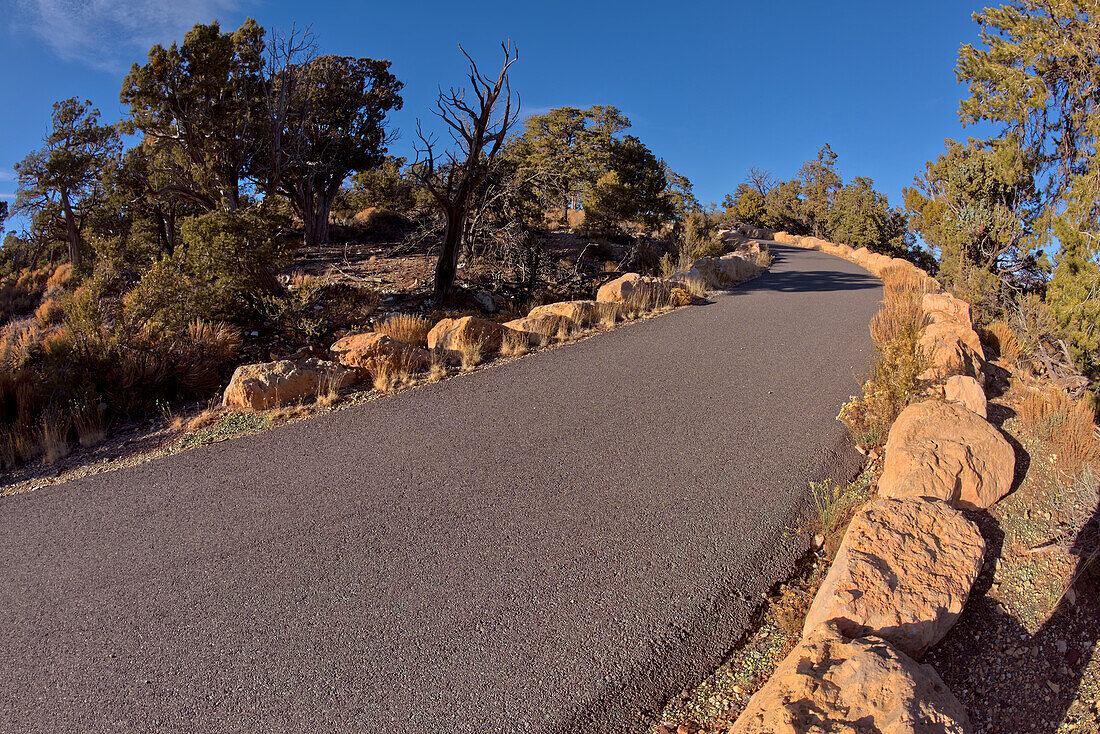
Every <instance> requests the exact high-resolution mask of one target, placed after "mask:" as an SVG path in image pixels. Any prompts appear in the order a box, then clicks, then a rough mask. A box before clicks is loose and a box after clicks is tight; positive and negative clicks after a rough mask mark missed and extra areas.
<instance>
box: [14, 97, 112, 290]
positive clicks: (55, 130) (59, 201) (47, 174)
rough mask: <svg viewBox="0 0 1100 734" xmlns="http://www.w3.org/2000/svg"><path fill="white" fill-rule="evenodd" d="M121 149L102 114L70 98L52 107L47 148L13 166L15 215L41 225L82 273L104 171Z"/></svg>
mask: <svg viewBox="0 0 1100 734" xmlns="http://www.w3.org/2000/svg"><path fill="white" fill-rule="evenodd" d="M118 149H119V138H118V132H117V131H116V130H115V128H114V127H112V126H110V125H100V124H99V110H97V109H95V108H93V107H92V106H91V102H80V101H79V100H78V99H77V98H76V97H71V98H69V99H66V100H63V101H61V102H57V103H55V104H54V106H53V127H52V129H51V131H50V133H49V135H47V136H46V139H45V145H43V147H42V148H40V149H39V150H37V151H35V152H33V153H30V154H29V155H27V157H26V158H24V159H23V160H22V161H21V162H20V163H17V164H16V166H15V171H16V173H17V174H18V177H19V189H18V191H17V193H16V200H15V206H16V210H17V211H19V212H22V213H25V214H30V215H31V216H33V217H35V218H36V219H38V222H37V223H36V224H37V225H38V226H39V227H43V228H44V230H45V231H44V232H43V233H44V234H45V235H46V236H47V237H52V238H54V239H55V240H56V239H60V240H62V241H64V242H65V243H66V244H67V246H68V250H69V260H70V262H71V263H72V264H73V267H74V268H76V269H78V270H79V269H80V268H81V267H82V266H83V262H82V258H83V254H84V246H83V236H82V230H83V228H84V225H85V223H86V220H87V218H88V217H89V216H90V215H91V214H92V213H93V212H94V211H95V209H96V208H97V207H98V206H100V205H101V203H102V200H103V188H102V185H101V183H100V171H101V167H102V166H104V165H105V164H106V163H107V162H108V161H109V160H110V159H111V158H113V157H114V156H115V155H116V154H117V152H118ZM32 264H33V263H32Z"/></svg>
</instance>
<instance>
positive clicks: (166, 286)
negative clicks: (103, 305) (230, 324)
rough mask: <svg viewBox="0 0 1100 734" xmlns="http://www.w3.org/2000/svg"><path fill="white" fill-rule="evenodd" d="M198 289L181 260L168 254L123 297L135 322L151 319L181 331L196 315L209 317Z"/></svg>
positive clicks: (167, 328)
mask: <svg viewBox="0 0 1100 734" xmlns="http://www.w3.org/2000/svg"><path fill="white" fill-rule="evenodd" d="M199 289H200V288H199V285H198V283H196V282H195V281H194V280H193V279H192V278H191V276H190V275H189V274H188V273H187V270H186V269H185V268H184V267H183V265H182V264H181V263H179V262H178V261H176V260H172V259H167V258H166V259H164V260H160V261H158V262H155V263H153V265H152V266H151V267H150V268H149V269H148V270H146V271H145V274H144V275H142V277H141V280H140V281H139V282H138V284H137V285H136V286H134V288H132V289H130V290H129V291H127V292H126V294H125V295H124V296H123V297H122V307H123V313H124V315H125V317H126V319H127V320H129V321H130V322H131V323H134V324H140V323H152V324H157V325H159V326H161V327H163V328H164V329H165V330H167V331H179V330H180V329H183V328H185V327H186V326H187V324H189V323H190V322H191V321H192V320H193V319H196V318H199V319H201V318H209V317H210V314H209V313H206V312H204V311H202V310H201V309H200V300H201V299H199V298H198V297H197V293H198V291H199Z"/></svg>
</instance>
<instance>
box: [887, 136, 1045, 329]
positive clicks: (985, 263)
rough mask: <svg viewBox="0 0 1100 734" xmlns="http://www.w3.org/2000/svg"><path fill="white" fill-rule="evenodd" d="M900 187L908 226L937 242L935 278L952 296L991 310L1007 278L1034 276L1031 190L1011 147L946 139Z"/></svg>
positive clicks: (1027, 171) (1020, 281) (1022, 282)
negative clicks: (911, 180) (915, 175)
mask: <svg viewBox="0 0 1100 734" xmlns="http://www.w3.org/2000/svg"><path fill="white" fill-rule="evenodd" d="M904 194H905V206H906V209H907V210H908V212H909V214H910V218H911V224H912V227H913V229H914V230H915V231H916V232H919V233H920V234H921V236H922V237H924V239H925V240H926V241H927V242H929V243H931V244H932V245H934V246H935V247H937V248H938V249H939V251H940V268H939V278H940V280H941V281H942V282H943V283H944V285H945V286H947V287H948V288H949V289H951V290H952V291H953V292H955V294H956V295H957V296H958V297H960V298H964V299H966V300H969V301H971V302H972V303H974V304H975V305H977V306H985V307H986V308H987V309H990V310H989V313H991V314H993V315H995V314H996V313H998V312H999V310H1000V304H1001V303H1002V302H1003V301H1004V300H1005V299H1006V298H1007V297H1008V295H1009V294H1007V293H1005V292H1003V291H1004V288H1005V287H1006V286H1007V285H1008V284H1009V282H1010V281H1011V282H1016V283H1018V284H1020V285H1026V284H1028V283H1029V282H1035V281H1036V280H1037V278H1038V275H1039V274H1038V266H1039V263H1038V259H1037V254H1038V253H1037V252H1036V249H1035V245H1036V239H1035V237H1034V224H1033V223H1034V218H1035V215H1036V210H1035V196H1036V192H1035V186H1034V180H1033V177H1032V174H1031V170H1030V166H1029V165H1028V163H1027V162H1026V160H1025V158H1024V156H1023V154H1022V153H1021V151H1019V149H1018V148H1017V149H1013V148H1012V147H1010V146H1007V145H999V146H991V145H987V144H982V143H980V142H978V141H975V140H970V141H968V142H967V143H966V144H965V145H964V144H961V143H958V142H955V141H953V140H949V141H947V150H946V152H945V153H943V154H942V155H940V156H939V158H937V159H936V160H935V161H930V162H929V163H928V164H927V166H926V167H925V172H924V174H923V175H922V176H921V177H919V178H917V180H916V187H914V188H907V189H905V192H904Z"/></svg>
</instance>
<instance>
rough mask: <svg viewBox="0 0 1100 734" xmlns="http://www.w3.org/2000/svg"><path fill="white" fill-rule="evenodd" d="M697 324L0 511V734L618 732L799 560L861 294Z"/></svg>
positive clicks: (772, 294)
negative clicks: (792, 532)
mask: <svg viewBox="0 0 1100 734" xmlns="http://www.w3.org/2000/svg"><path fill="white" fill-rule="evenodd" d="M773 251H774V252H775V253H776V255H777V259H776V263H775V265H774V266H773V268H772V271H771V272H770V273H768V274H766V275H764V276H763V277H761V278H758V279H757V280H754V281H751V282H749V283H746V284H744V285H742V286H740V287H738V288H737V289H735V290H734V291H733V292H731V293H729V294H724V295H720V296H717V297H716V298H715V299H714V303H712V304H710V305H707V306H703V307H697V308H688V309H681V310H678V311H676V312H674V313H671V314H668V315H666V316H662V317H660V318H657V319H653V320H649V321H645V322H640V323H637V324H633V325H630V326H626V327H624V328H621V329H618V330H616V331H613V332H611V333H608V334H604V335H600V336H598V337H596V338H593V339H589V340H586V341H583V342H581V343H578V344H575V345H571V346H568V347H566V348H562V349H556V350H550V351H546V352H542V353H538V354H535V355H532V356H530V357H528V358H526V359H523V360H520V361H518V362H513V363H510V364H507V365H502V366H499V367H495V368H491V369H486V370H482V371H479V372H476V373H473V374H470V375H467V376H463V377H460V378H456V379H454V380H449V381H446V382H443V383H439V384H435V385H430V386H426V387H423V388H421V389H417V390H413V391H409V392H405V393H402V394H399V395H397V396H395V397H392V398H388V399H384V400H379V401H375V402H372V403H369V404H367V405H364V406H360V407H356V408H350V409H347V410H343V411H339V412H336V413H333V414H330V415H327V416H323V417H318V418H314V419H311V420H308V421H305V422H302V423H297V424H293V425H290V426H285V427H282V428H278V429H274V430H271V431H268V432H265V433H263V434H259V435H256V436H251V437H247V438H242V439H238V440H234V441H228V442H224V443H220V444H216V445H212V446H207V447H203V448H200V449H196V450H193V451H190V452H187V453H183V454H179V455H176V456H172V457H168V458H165V459H161V460H158V461H154V462H151V463H148V464H144V465H141V466H137V467H133V468H130V469H125V470H121V471H117V472H114V473H110V474H104V475H100V476H96V477H92V478H88V479H84V480H77V481H72V482H69V483H67V484H63V485H58V486H54V487H50V488H46V489H41V490H39V491H37V492H33V493H30V494H24V495H16V496H13V497H8V498H4V499H0V630H2V633H0V671H3V672H2V676H3V680H2V684H0V731H4V732H57V731H89V732H90V731H153V730H156V731H181V732H183V731H188V732H190V731H202V732H222V731H226V732H228V731H254V732H269V731H280V732H321V731H324V732H367V731H370V732H375V731H377V732H387V733H390V732H417V733H421V734H422V733H424V732H474V731H476V732H490V731H493V732H495V731H509V732H512V731H532V732H562V731H570V732H618V731H627V730H633V731H640V730H641V728H642V726H643V724H644V723H645V722H646V721H649V720H651V719H649V718H647V717H652V716H653V715H655V713H656V712H659V710H660V706H661V704H662V702H663V701H664V700H665V699H666V698H668V697H669V696H670V695H673V694H675V693H677V692H679V691H680V690H682V689H683V688H684V687H685V686H687V685H690V684H692V683H693V682H695V681H696V680H698V679H699V677H701V676H702V675H703V674H704V673H706V672H707V671H709V670H711V669H713V667H714V666H715V665H716V664H717V663H718V662H719V660H720V659H721V657H722V656H723V654H724V653H725V652H726V651H727V650H728V649H729V648H730V646H731V644H732V642H733V640H735V639H736V638H737V636H738V635H739V634H740V632H741V631H742V630H743V629H744V627H745V626H746V624H747V623H748V619H749V615H750V614H751V612H752V609H753V608H754V606H755V604H756V602H757V600H758V599H759V598H760V595H761V593H762V592H764V591H765V590H767V589H768V588H769V587H770V586H772V585H773V584H774V583H775V582H776V581H778V580H780V579H781V578H783V577H785V576H786V575H787V573H788V571H789V570H790V568H791V566H792V564H793V561H794V559H795V558H796V557H797V556H798V555H799V554H800V553H801V552H802V550H803V548H802V547H800V546H799V545H797V543H796V541H794V540H792V539H791V538H790V537H788V535H787V534H785V533H784V530H785V528H788V527H791V526H794V525H796V524H797V523H798V522H799V521H800V518H802V517H804V516H805V513H806V510H807V506H806V505H807V500H806V494H807V483H808V482H809V481H810V480H811V479H816V478H821V477H823V476H824V475H826V474H830V473H833V474H843V473H846V472H851V470H852V467H853V461H852V450H851V449H850V447H848V444H847V443H846V442H845V441H844V440H843V432H842V428H841V426H840V424H838V423H837V422H836V421H835V416H836V414H837V411H838V409H839V407H840V405H841V403H842V402H843V401H844V400H845V399H847V397H848V396H849V395H850V394H851V393H853V392H854V391H855V390H856V380H855V379H854V374H855V373H857V372H860V371H862V370H864V369H865V368H866V366H867V363H868V356H869V353H870V348H871V345H870V338H869V336H868V333H867V323H868V321H869V320H870V317H871V315H872V314H873V312H874V311H875V310H876V308H877V304H878V301H879V299H880V298H881V290H880V283H879V282H878V281H877V280H876V279H875V278H873V277H872V276H870V275H868V274H867V273H866V272H865V271H863V270H861V269H860V268H858V267H857V266H855V265H852V264H850V263H847V262H845V261H843V260H840V259H838V258H835V257H832V256H829V255H825V254H823V253H819V252H813V251H806V250H800V249H797V248H791V247H785V246H782V245H774V246H773Z"/></svg>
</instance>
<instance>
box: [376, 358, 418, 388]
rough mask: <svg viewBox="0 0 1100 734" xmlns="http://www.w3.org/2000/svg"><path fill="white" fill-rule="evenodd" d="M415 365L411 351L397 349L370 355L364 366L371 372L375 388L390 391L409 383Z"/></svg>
mask: <svg viewBox="0 0 1100 734" xmlns="http://www.w3.org/2000/svg"><path fill="white" fill-rule="evenodd" d="M415 366H416V365H415V358H414V357H413V355H412V354H411V353H409V352H407V351H396V352H391V353H389V354H376V355H373V356H371V357H369V358H368V359H367V360H366V364H364V365H363V368H364V369H365V370H366V371H367V372H368V373H370V376H371V383H372V384H373V385H374V389H375V390H377V391H378V392H380V393H388V392H393V391H394V390H396V389H398V388H400V387H403V386H404V385H406V384H408V382H409V379H410V377H411V376H412V373H413V369H414V368H415Z"/></svg>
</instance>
